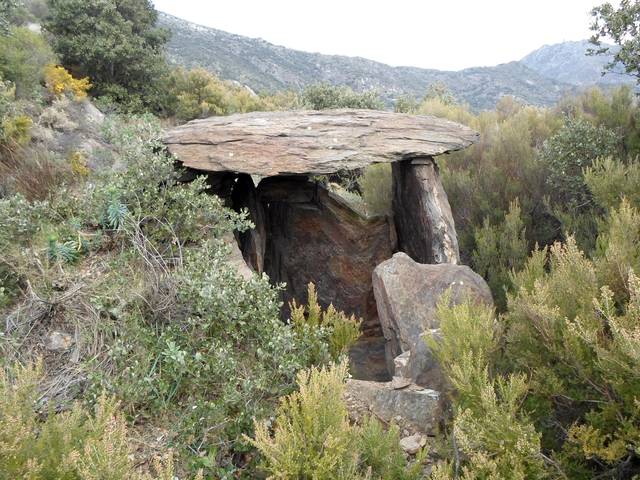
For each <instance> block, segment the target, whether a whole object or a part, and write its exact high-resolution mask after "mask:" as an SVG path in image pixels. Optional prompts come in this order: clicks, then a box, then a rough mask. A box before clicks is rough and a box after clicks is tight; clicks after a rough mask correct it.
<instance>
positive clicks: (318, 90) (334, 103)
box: [302, 83, 383, 110]
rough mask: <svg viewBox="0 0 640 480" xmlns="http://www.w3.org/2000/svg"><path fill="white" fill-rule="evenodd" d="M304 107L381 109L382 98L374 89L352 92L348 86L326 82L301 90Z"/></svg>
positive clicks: (318, 108)
mask: <svg viewBox="0 0 640 480" xmlns="http://www.w3.org/2000/svg"><path fill="white" fill-rule="evenodd" d="M302 103H303V105H304V107H305V108H309V109H312V110H326V109H329V108H367V109H370V110H382V108H383V104H382V100H380V97H379V96H378V94H377V93H376V92H374V91H368V92H362V93H358V92H354V91H353V90H352V89H351V88H349V87H345V86H342V87H339V86H333V85H330V84H328V83H318V84H316V85H311V86H309V87H307V88H305V89H304V91H303V92H302Z"/></svg>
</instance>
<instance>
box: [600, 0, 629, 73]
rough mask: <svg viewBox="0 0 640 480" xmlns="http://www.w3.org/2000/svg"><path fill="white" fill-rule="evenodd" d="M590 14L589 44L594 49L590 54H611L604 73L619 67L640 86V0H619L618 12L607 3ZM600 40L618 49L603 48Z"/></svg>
mask: <svg viewBox="0 0 640 480" xmlns="http://www.w3.org/2000/svg"><path fill="white" fill-rule="evenodd" d="M591 15H592V16H593V23H592V24H591V30H592V31H593V32H594V34H593V36H592V37H591V40H590V41H591V43H592V44H593V45H594V48H591V49H589V54H590V55H612V59H611V61H610V62H609V63H608V64H606V65H605V72H607V71H612V70H614V69H615V68H616V66H617V65H619V64H622V65H623V66H624V69H625V71H626V73H628V74H629V75H633V76H634V77H636V80H637V81H638V83H640V36H639V35H638V34H639V33H640V1H638V0H634V1H631V0H621V2H620V6H619V7H618V8H617V9H616V8H615V7H614V6H613V5H611V3H609V2H607V3H603V4H602V5H600V6H598V7H595V8H594V9H593V10H591ZM603 39H604V40H609V41H612V42H613V43H615V45H616V46H617V47H619V49H618V48H616V49H611V48H610V47H607V46H603V44H602V41H603ZM605 72H603V73H605Z"/></svg>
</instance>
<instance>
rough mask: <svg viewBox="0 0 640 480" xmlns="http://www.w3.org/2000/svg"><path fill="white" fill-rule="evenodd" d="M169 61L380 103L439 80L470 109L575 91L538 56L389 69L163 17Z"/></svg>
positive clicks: (266, 85)
mask: <svg viewBox="0 0 640 480" xmlns="http://www.w3.org/2000/svg"><path fill="white" fill-rule="evenodd" d="M160 23H161V25H162V26H164V27H167V28H169V29H170V30H171V31H172V33H173V36H172V39H171V41H170V43H169V45H168V52H169V57H170V59H171V60H172V61H173V62H175V63H177V64H180V65H185V66H187V67H196V66H200V67H204V68H206V69H208V70H210V71H212V72H214V73H216V74H217V75H219V76H220V77H222V78H225V79H230V80H236V81H238V82H240V83H243V84H245V85H248V86H249V87H251V88H252V89H254V90H256V91H275V90H283V89H296V90H297V89H301V88H304V87H305V86H307V85H310V84H313V83H317V82H329V83H332V84H345V85H349V86H351V87H352V88H354V89H355V90H359V91H362V90H368V89H376V90H377V91H378V92H379V93H380V94H381V95H382V97H383V98H385V99H386V100H387V101H389V102H390V101H393V99H395V98H397V97H399V96H400V95H403V94H409V95H414V96H416V97H421V96H422V95H424V93H425V91H426V89H427V88H428V86H429V85H430V84H432V83H434V82H437V81H439V82H443V83H445V84H446V85H448V86H449V88H450V89H451V90H452V91H453V93H454V95H455V96H456V98H458V100H460V101H463V102H466V103H468V104H469V105H470V106H471V107H472V108H474V109H475V110H482V109H490V108H493V107H494V106H495V104H496V102H497V101H498V100H499V99H500V97H502V96H504V95H513V96H514V97H516V98H518V99H520V100H522V101H523V102H525V103H529V104H534V105H549V104H552V103H555V102H556V101H557V100H558V99H559V98H560V97H561V96H562V95H563V94H564V93H565V92H568V91H571V90H572V89H574V88H575V87H574V85H575V84H572V82H566V81H564V80H559V79H557V78H554V77H552V76H550V75H549V72H547V71H545V72H544V73H543V72H541V69H542V63H541V62H542V61H540V62H536V61H534V59H529V61H530V63H531V64H532V65H534V66H536V68H535V69H532V68H530V67H529V66H527V65H526V64H525V63H524V62H522V63H521V62H510V63H506V64H502V65H498V66H495V67H481V68H480V67H478V68H468V69H465V70H461V71H457V72H450V71H440V70H430V69H423V68H415V67H391V66H389V65H385V64H383V63H379V62H375V61H372V60H367V59H365V58H360V57H345V56H339V55H322V54H318V53H308V52H302V51H299V50H293V49H289V48H286V47H281V46H277V45H273V44H271V43H268V42H266V41H264V40H261V39H255V38H249V37H244V36H240V35H234V34H231V33H227V32H223V31H221V30H216V29H212V28H208V27H202V26H199V25H196V24H194V23H191V22H187V21H185V20H181V19H179V18H176V17H173V16H171V15H167V14H161V15H160Z"/></svg>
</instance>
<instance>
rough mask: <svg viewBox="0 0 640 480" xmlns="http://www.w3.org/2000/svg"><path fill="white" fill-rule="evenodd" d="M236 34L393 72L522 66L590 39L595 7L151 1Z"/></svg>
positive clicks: (587, 3)
mask: <svg viewBox="0 0 640 480" xmlns="http://www.w3.org/2000/svg"><path fill="white" fill-rule="evenodd" d="M153 2H154V4H155V5H156V8H157V9H158V10H161V11H164V12H167V13H170V14H172V15H175V16H177V17H181V18H184V19H186V20H189V21H192V22H196V23H199V24H202V25H206V26H209V27H213V28H218V29H220V30H225V31H227V32H231V33H237V34H239V35H247V36H251V37H260V38H263V39H265V40H267V41H269V42H271V43H275V44H278V45H284V46H286V47H290V48H297V49H300V50H306V51H313V52H321V53H328V54H341V55H357V56H362V57H366V58H370V59H373V60H378V61H381V62H384V63H388V64H391V65H411V66H416V67H425V68H437V69H449V70H457V69H460V68H466V67H472V66H486V65H496V64H498V63H503V62H508V61H511V60H518V59H520V58H522V57H523V56H524V55H526V54H527V53H529V52H530V51H532V50H535V49H536V48H538V47H540V46H542V45H544V44H550V43H557V42H562V41H565V40H581V39H585V38H588V37H589V35H590V32H589V25H590V21H591V19H590V15H589V11H590V10H591V8H592V7H593V6H595V5H597V4H598V3H601V2H598V0H537V1H530V0H484V1H478V0H476V1H473V0H435V1H434V0H422V1H419V0H384V1H382V0H369V1H363V0H321V1H314V2H310V1H304V0H271V1H267V0H231V1H229V0H224V1H207V0H153Z"/></svg>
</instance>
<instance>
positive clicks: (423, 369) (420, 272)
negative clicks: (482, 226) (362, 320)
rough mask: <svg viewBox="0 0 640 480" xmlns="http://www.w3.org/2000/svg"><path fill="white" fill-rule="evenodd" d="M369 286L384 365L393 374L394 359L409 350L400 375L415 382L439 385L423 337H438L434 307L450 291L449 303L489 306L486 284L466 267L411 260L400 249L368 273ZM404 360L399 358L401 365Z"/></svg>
mask: <svg viewBox="0 0 640 480" xmlns="http://www.w3.org/2000/svg"><path fill="white" fill-rule="evenodd" d="M373 290H374V295H375V298H376V303H377V306H378V314H379V317H380V323H381V325H382V331H383V334H384V337H385V339H386V340H387V343H386V357H387V366H388V369H389V372H390V373H395V367H396V365H395V363H394V360H395V359H396V357H398V356H399V355H402V354H404V355H406V352H410V353H409V360H408V362H406V366H404V367H402V368H401V371H402V376H404V377H406V378H409V379H411V380H412V381H413V382H414V383H416V384H418V385H423V386H428V387H429V388H433V389H436V390H440V389H442V386H443V378H442V373H441V371H440V367H439V365H438V363H437V361H436V359H435V358H434V356H433V355H432V353H431V352H430V350H429V349H428V347H427V345H426V343H425V341H424V339H423V335H424V334H425V333H431V334H434V335H436V336H437V335H438V333H439V326H440V322H439V320H438V318H437V316H436V307H437V305H438V302H439V300H440V297H441V296H442V294H443V293H445V292H446V291H447V290H451V299H450V300H451V302H452V303H454V304H456V303H460V302H462V301H465V300H466V299H467V298H470V299H471V300H472V301H476V302H483V303H486V304H488V305H492V304H493V300H492V297H491V291H490V290H489V287H488V286H487V284H486V282H485V281H484V280H483V279H482V277H480V276H479V275H478V274H476V273H475V272H473V271H472V270H471V269H470V268H469V267H467V266H460V265H452V264H439V265H424V264H419V263H417V262H414V261H413V260H412V259H411V258H410V257H409V256H408V255H406V254H405V253H396V254H395V255H394V256H393V258H391V259H389V260H387V261H385V262H383V263H381V264H380V265H378V266H377V267H376V269H375V270H374V272H373ZM402 363H404V360H403V362H401V364H402Z"/></svg>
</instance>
